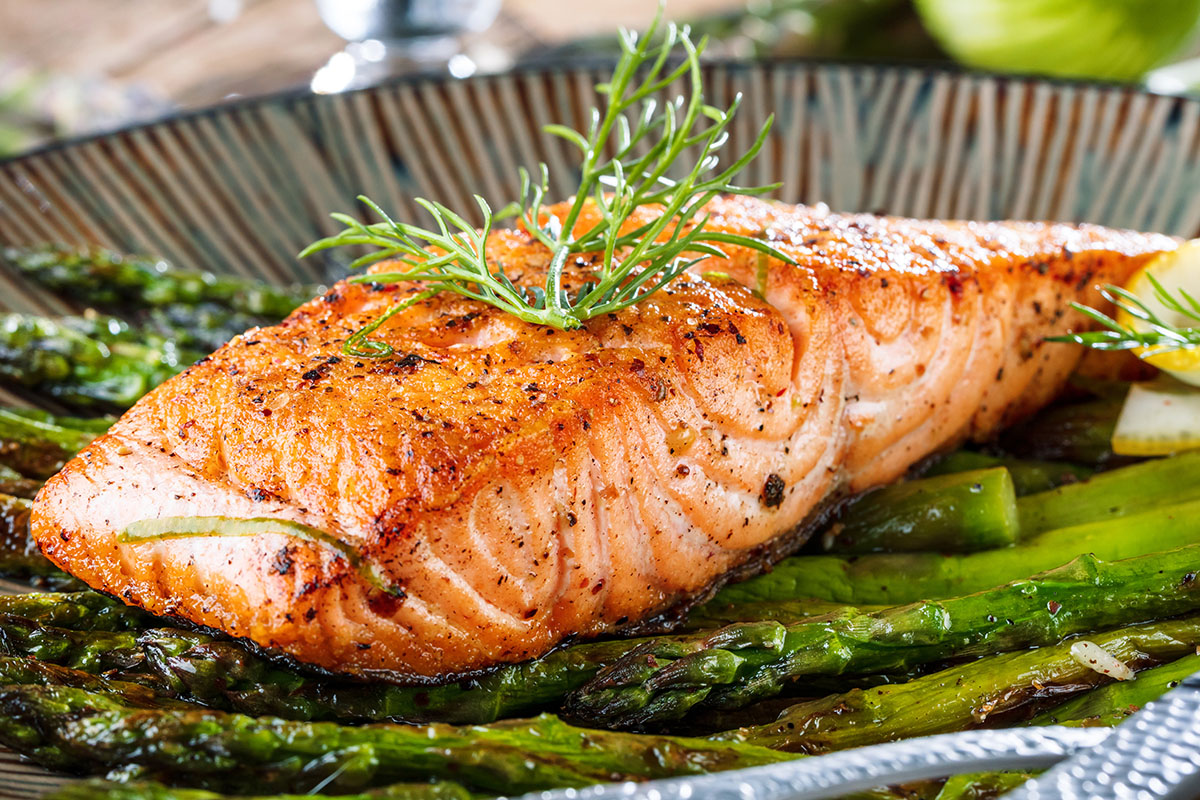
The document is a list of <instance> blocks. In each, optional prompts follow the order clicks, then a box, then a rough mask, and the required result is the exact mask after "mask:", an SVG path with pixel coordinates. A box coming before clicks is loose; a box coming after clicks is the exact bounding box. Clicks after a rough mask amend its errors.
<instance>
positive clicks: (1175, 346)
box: [1047, 273, 1200, 358]
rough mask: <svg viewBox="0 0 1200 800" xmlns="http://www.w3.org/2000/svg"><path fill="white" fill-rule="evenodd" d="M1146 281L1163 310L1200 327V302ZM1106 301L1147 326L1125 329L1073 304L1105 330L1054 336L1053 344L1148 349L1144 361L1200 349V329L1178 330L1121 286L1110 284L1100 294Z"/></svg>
mask: <svg viewBox="0 0 1200 800" xmlns="http://www.w3.org/2000/svg"><path fill="white" fill-rule="evenodd" d="M1146 278H1147V279H1148V280H1149V281H1150V284H1151V285H1152V286H1153V287H1154V297H1155V299H1156V300H1157V301H1158V302H1159V303H1160V304H1161V305H1162V306H1163V307H1164V308H1167V309H1169V310H1171V311H1174V312H1175V313H1177V314H1179V315H1180V316H1182V317H1185V318H1187V319H1192V320H1195V321H1196V322H1198V323H1200V302H1197V300H1196V298H1195V297H1193V296H1192V295H1191V294H1190V293H1189V292H1188V291H1187V290H1186V289H1183V288H1180V289H1179V290H1178V293H1177V294H1174V295H1173V294H1171V292H1170V291H1168V290H1167V289H1166V287H1164V286H1163V285H1162V283H1160V282H1159V281H1158V279H1157V278H1155V277H1154V276H1153V275H1151V274H1150V273H1146ZM1100 293H1101V294H1102V295H1103V296H1104V299H1105V300H1108V301H1109V302H1110V303H1112V304H1113V305H1115V306H1116V307H1117V308H1119V309H1121V310H1122V311H1124V312H1126V313H1127V314H1129V315H1130V316H1131V317H1133V318H1134V319H1136V320H1140V321H1141V322H1142V323H1144V327H1141V326H1140V327H1138V328H1135V327H1133V326H1132V325H1122V324H1121V323H1119V322H1117V321H1116V320H1115V319H1113V318H1112V317H1110V316H1108V315H1107V314H1105V313H1104V312H1102V311H1097V310H1096V309H1094V308H1092V307H1091V306H1085V305H1081V304H1079V303H1072V304H1071V306H1072V307H1073V308H1074V309H1075V310H1076V311H1079V312H1080V313H1082V314H1085V315H1086V316H1088V317H1089V318H1091V319H1092V320H1094V321H1096V322H1097V323H1099V324H1100V325H1101V326H1103V328H1104V329H1103V330H1099V331H1088V332H1084V333H1068V334H1066V335H1063V336H1052V337H1049V338H1048V339H1047V341H1051V342H1074V343H1075V344H1081V345H1083V346H1085V347H1090V348H1092V349H1093V350H1133V349H1137V348H1145V350H1144V352H1142V353H1140V354H1139V355H1141V356H1142V357H1143V358H1145V357H1147V356H1155V355H1158V354H1160V353H1165V352H1169V351H1172V350H1182V349H1185V348H1191V347H1200V327H1194V326H1188V327H1179V326H1176V325H1172V324H1171V323H1169V322H1167V321H1166V320H1164V319H1163V318H1162V316H1161V315H1159V314H1158V313H1157V312H1155V311H1154V310H1153V309H1152V308H1150V307H1149V306H1148V305H1147V304H1146V303H1145V302H1144V301H1143V300H1142V299H1141V298H1139V297H1138V296H1137V295H1135V294H1134V293H1133V292H1130V291H1129V290H1128V289H1122V288H1121V287H1120V286H1113V285H1112V284H1107V285H1106V286H1105V287H1104V288H1103V289H1102V290H1101V292H1100Z"/></svg>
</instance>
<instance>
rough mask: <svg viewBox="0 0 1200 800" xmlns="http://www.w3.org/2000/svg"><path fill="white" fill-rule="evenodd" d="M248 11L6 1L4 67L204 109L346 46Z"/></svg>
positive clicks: (570, 32) (613, 14)
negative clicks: (112, 85) (225, 14)
mask: <svg viewBox="0 0 1200 800" xmlns="http://www.w3.org/2000/svg"><path fill="white" fill-rule="evenodd" d="M741 1H742V0H669V2H668V6H667V7H668V13H669V14H670V15H672V16H674V17H678V18H686V17H689V16H694V15H696V14H701V13H704V12H707V11H712V10H716V9H721V8H729V7H731V6H735V5H738V3H739V2H741ZM219 5H229V3H224V4H219ZM241 5H242V10H241V12H240V14H238V15H237V16H236V17H235V18H234V19H232V20H231V21H229V22H217V21H214V20H213V19H212V17H211V16H210V14H209V6H210V2H209V0H0V69H4V68H5V66H4V65H8V68H15V67H17V66H20V67H25V68H29V67H32V68H34V69H36V70H39V71H45V72H46V73H48V74H50V75H54V76H64V75H66V76H80V77H82V78H104V79H108V80H111V81H113V82H116V83H121V84H133V85H137V86H140V87H144V88H145V89H146V90H147V91H148V92H149V93H150V94H151V95H152V96H155V97H159V98H164V99H167V100H169V101H171V102H173V103H175V104H178V105H181V106H185V107H195V106H202V105H207V104H209V103H213V102H217V101H219V100H221V99H222V98H225V97H228V96H230V95H235V94H236V95H256V94H262V93H265V92H271V91H275V90H278V89H283V88H288V87H293V86H303V85H307V83H308V81H309V80H310V79H311V77H312V75H313V73H314V71H315V70H316V69H317V68H318V67H320V66H321V65H322V64H323V63H324V62H325V61H326V60H327V59H328V58H329V56H330V55H332V54H333V53H334V52H336V51H338V50H339V49H341V47H342V46H343V44H344V42H343V41H342V40H341V39H339V38H338V37H337V35H336V34H334V33H333V32H332V31H330V30H329V29H328V28H326V27H325V25H324V24H323V23H322V22H321V19H320V17H319V16H318V15H317V10H316V6H315V4H314V3H313V0H244V2H242V4H241ZM655 6H656V3H655V2H654V1H653V0H603V2H588V3H580V2H572V0H567V2H563V0H504V4H503V7H502V10H501V12H500V17H499V19H498V20H497V21H496V23H495V24H494V25H493V27H492V29H490V30H489V31H488V32H487V33H485V34H483V37H485V38H495V39H496V40H497V43H498V44H500V45H501V46H502V47H506V48H510V49H517V50H521V51H524V50H527V49H531V48H536V47H538V46H540V45H549V44H554V43H558V42H561V41H563V40H566V39H570V38H572V37H575V36H582V35H586V34H593V33H598V32H604V31H607V30H614V29H615V28H616V27H617V26H619V25H640V24H644V23H645V22H646V21H647V20H648V19H650V17H651V16H652V15H653V13H654V9H655Z"/></svg>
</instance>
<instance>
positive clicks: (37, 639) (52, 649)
mask: <svg viewBox="0 0 1200 800" xmlns="http://www.w3.org/2000/svg"><path fill="white" fill-rule="evenodd" d="M0 654H4V655H9V656H25V657H29V658H36V659H38V660H39V661H45V662H46V663H48V664H57V665H59V666H63V667H70V668H71V669H77V670H81V671H83V672H91V673H93V674H99V673H102V672H108V671H110V670H129V669H131V668H133V667H136V666H137V665H138V664H139V663H140V662H141V661H142V651H141V648H140V647H139V646H138V643H137V635H136V634H134V633H131V632H128V631H73V630H68V629H66V628H57V627H54V626H51V625H38V624H37V623H36V622H33V621H32V620H28V619H25V618H24V617H18V616H16V615H14V614H3V613H0Z"/></svg>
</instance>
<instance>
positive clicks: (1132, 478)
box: [1017, 452, 1200, 537]
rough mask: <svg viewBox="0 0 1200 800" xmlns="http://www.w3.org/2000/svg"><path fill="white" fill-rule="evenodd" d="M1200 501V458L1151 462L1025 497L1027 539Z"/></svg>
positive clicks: (1178, 457)
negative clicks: (1072, 526)
mask: <svg viewBox="0 0 1200 800" xmlns="http://www.w3.org/2000/svg"><path fill="white" fill-rule="evenodd" d="M1191 500H1200V452H1192V453H1181V454H1179V455H1176V456H1171V457H1170V458H1162V459H1157V460H1154V461H1146V462H1143V463H1141V464H1133V465H1131V466H1128V467H1122V468H1120V469H1114V470H1111V471H1109V472H1102V473H1100V474H1098V475H1094V476H1092V477H1091V478H1089V479H1088V480H1086V481H1083V482H1081V483H1073V484H1068V485H1065V486H1060V487H1058V488H1056V489H1052V490H1050V491H1048V492H1040V493H1038V494H1032V495H1029V496H1028V497H1022V498H1021V499H1020V501H1018V502H1017V508H1018V510H1019V512H1020V517H1021V536H1022V537H1030V536H1035V535H1037V534H1039V533H1043V532H1044V531H1048V530H1054V529H1056V528H1062V527H1066V526H1068V525H1080V524H1083V523H1086V522H1100V521H1103V520H1106V519H1116V518H1119V517H1124V516H1128V515H1129V514H1135V513H1138V512H1142V511H1149V510H1152V509H1155V508H1161V507H1163V506H1167V505H1173V504H1177V503H1184V502H1188V501H1191Z"/></svg>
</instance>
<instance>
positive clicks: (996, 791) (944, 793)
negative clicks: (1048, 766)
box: [933, 772, 1034, 800]
mask: <svg viewBox="0 0 1200 800" xmlns="http://www.w3.org/2000/svg"><path fill="white" fill-rule="evenodd" d="M1033 777H1034V775H1033V774H1032V773H1029V772H975V773H969V774H965V775H954V776H952V777H950V778H947V779H946V782H945V783H944V784H943V785H942V790H941V791H940V792H938V794H937V797H935V798H933V800H987V799H988V798H993V797H1000V796H1001V795H1003V794H1005V793H1006V792H1011V791H1012V790H1013V789H1015V788H1017V787H1018V786H1020V785H1021V784H1023V783H1025V781H1027V780H1030V779H1032V778H1033Z"/></svg>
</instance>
